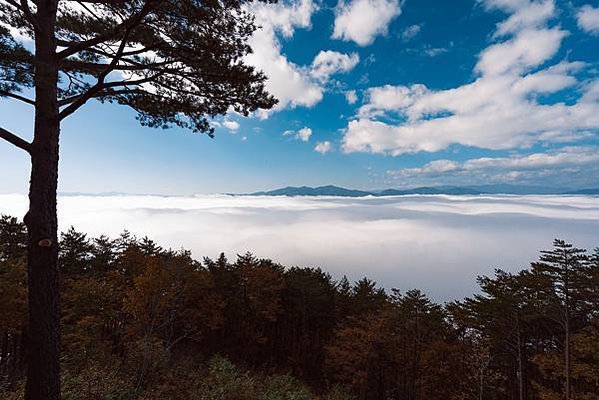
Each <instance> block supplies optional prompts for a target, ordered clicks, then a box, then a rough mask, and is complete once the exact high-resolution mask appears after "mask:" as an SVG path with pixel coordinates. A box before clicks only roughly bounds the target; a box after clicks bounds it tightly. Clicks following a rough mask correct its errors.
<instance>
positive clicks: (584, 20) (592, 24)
mask: <svg viewBox="0 0 599 400" xmlns="http://www.w3.org/2000/svg"><path fill="white" fill-rule="evenodd" d="M577 18H578V26H579V27H580V29H582V30H584V31H586V32H588V33H590V34H593V35H599V7H593V6H590V5H586V6H584V7H582V8H581V9H580V11H578V14H577Z"/></svg>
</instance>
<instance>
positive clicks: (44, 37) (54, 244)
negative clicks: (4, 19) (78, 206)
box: [25, 0, 60, 400]
mask: <svg viewBox="0 0 599 400" xmlns="http://www.w3.org/2000/svg"><path fill="white" fill-rule="evenodd" d="M36 4H37V14H36V17H37V19H38V22H39V25H40V30H39V31H36V35H35V54H36V66H35V126H34V139H33V143H32V146H31V181H30V188H29V212H28V213H27V215H26V216H25V223H26V225H27V231H28V244H27V267H28V283H29V326H28V335H29V336H28V342H27V347H28V354H27V385H26V390H25V399H26V400H42V399H43V400H58V399H59V398H60V365H59V344H60V306H59V289H58V288H59V285H58V235H57V230H58V227H57V217H56V189H57V184H58V136H59V131H60V129H59V119H58V103H57V89H56V86H57V80H58V72H57V62H56V56H55V52H56V40H55V38H54V30H55V24H56V8H57V1H56V0H40V1H38V2H37V3H36Z"/></svg>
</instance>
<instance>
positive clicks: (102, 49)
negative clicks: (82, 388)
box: [0, 0, 276, 400]
mask: <svg viewBox="0 0 599 400" xmlns="http://www.w3.org/2000/svg"><path fill="white" fill-rule="evenodd" d="M249 1H250V0H227V1H224V2H215V1H198V0H181V1H170V0H128V1H121V0H94V1H90V2H85V3H83V4H81V5H80V6H75V4H76V2H74V1H70V0H39V1H33V0H22V1H18V0H2V1H0V98H10V99H12V100H14V101H20V102H23V103H25V104H27V105H29V106H32V107H33V109H34V111H35V117H34V124H33V125H34V132H33V141H32V142H31V143H29V142H27V141H26V140H24V139H22V138H21V137H20V136H18V135H17V134H14V133H12V132H9V131H8V130H6V129H4V128H0V138H1V139H4V140H6V141H7V142H9V143H11V144H13V145H14V146H16V147H17V148H19V149H21V150H23V151H25V152H26V153H27V154H28V155H29V156H30V159H31V180H30V190H29V211H28V212H27V214H26V217H25V223H26V225H27V228H28V235H29V239H28V270H29V293H30V296H29V301H30V307H29V310H30V321H29V332H28V334H29V346H30V351H29V361H28V371H29V372H28V383H27V390H26V392H27V393H26V399H28V400H32V399H41V398H43V399H47V400H55V399H58V398H59V396H60V379H59V342H60V326H59V317H60V303H59V284H58V268H57V262H58V232H57V229H58V228H57V226H58V224H57V215H56V191H57V185H58V159H59V135H60V126H61V123H62V121H64V120H65V119H66V118H67V117H69V116H70V115H72V114H73V113H75V112H76V111H78V110H79V109H80V108H81V107H82V106H84V105H85V104H86V103H87V102H88V101H90V100H92V99H97V100H99V101H100V102H111V103H117V104H120V105H125V106H128V107H130V108H132V109H133V110H134V111H135V112H136V113H137V116H138V120H139V122H140V123H141V124H142V125H146V126H150V127H158V128H166V127H169V126H173V125H176V126H180V127H184V128H189V129H191V130H193V131H194V132H200V133H202V132H203V133H207V134H209V135H211V136H212V135H213V128H212V127H211V125H210V119H211V118H213V117H215V116H217V115H221V114H225V113H227V112H228V111H229V110H234V111H236V112H238V113H240V114H243V115H248V114H249V113H251V112H253V111H255V110H257V109H259V108H263V109H268V108H271V107H272V106H273V105H274V104H275V103H276V101H275V100H274V99H273V98H272V97H271V96H270V95H269V94H268V93H266V91H265V89H264V80H265V79H266V78H265V76H264V75H263V74H261V73H259V72H257V71H255V70H254V69H253V68H252V67H250V66H248V65H245V64H244V61H243V60H244V56H245V55H247V54H248V53H249V52H250V51H251V49H250V48H249V46H248V44H247V41H248V38H249V37H250V35H252V33H253V32H254V30H255V29H256V25H255V24H254V19H253V16H252V15H251V14H250V13H249V12H248V11H247V10H246V8H244V7H243V6H244V5H245V4H246V3H248V2H249ZM7 28H12V29H13V31H14V32H19V33H20V34H21V35H24V36H27V37H29V38H31V39H32V40H33V42H34V48H35V50H34V51H33V52H32V51H29V50H28V49H27V48H25V47H24V46H23V45H21V44H20V43H19V42H18V41H17V40H16V39H15V38H14V37H13V36H12V34H11V33H10V31H9V30H8V29H7ZM23 90H24V92H23ZM30 94H32V95H33V97H29V95H30Z"/></svg>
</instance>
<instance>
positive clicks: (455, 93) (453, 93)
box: [342, 0, 599, 155]
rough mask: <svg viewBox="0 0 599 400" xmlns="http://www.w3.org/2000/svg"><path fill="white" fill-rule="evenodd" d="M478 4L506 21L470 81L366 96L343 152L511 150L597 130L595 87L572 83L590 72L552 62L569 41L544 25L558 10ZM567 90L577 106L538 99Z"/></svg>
mask: <svg viewBox="0 0 599 400" xmlns="http://www.w3.org/2000/svg"><path fill="white" fill-rule="evenodd" d="M483 4H484V5H485V6H486V7H488V8H499V9H501V10H504V11H508V12H510V13H511V15H510V16H509V17H508V18H507V19H506V20H505V21H503V22H502V23H500V24H499V25H498V26H497V30H496V36H498V37H499V36H501V39H499V41H498V42H496V43H494V44H492V45H490V46H489V47H488V48H486V49H485V50H483V51H482V52H481V53H480V54H479V57H478V62H477V64H476V66H475V70H474V72H475V74H476V78H475V80H474V81H473V82H471V83H469V84H466V85H463V86H460V87H456V88H453V89H447V90H433V89H430V88H427V87H426V86H425V85H422V84H414V85H411V86H391V85H387V86H381V87H374V88H371V89H369V90H367V91H366V96H365V99H366V101H365V104H364V105H363V106H362V107H361V108H360V110H359V112H358V115H357V116H356V118H355V119H354V120H352V121H350V122H349V123H348V126H347V128H346V131H345V134H344V138H343V144H342V148H343V150H344V151H346V152H372V153H384V154H392V155H400V154H404V153H416V152H420V151H427V152H436V151H439V150H443V149H445V148H447V147H448V146H450V145H452V144H460V145H463V146H474V147H479V148H486V149H494V150H499V149H512V148H522V147H528V146H531V145H533V144H534V143H537V142H539V141H546V142H565V141H574V140H576V139H579V138H582V137H586V135H588V133H589V132H592V131H596V130H597V129H599V102H598V98H599V96H597V90H598V89H597V88H598V83H597V82H596V81H595V82H590V83H588V82H584V81H582V80H580V79H578V76H579V73H580V72H582V71H584V70H585V69H587V68H588V67H589V66H588V65H586V64H584V63H582V62H576V61H559V60H558V61H555V62H553V64H551V60H552V59H553V58H554V57H555V55H556V54H557V52H558V50H559V49H560V47H561V44H562V41H563V39H564V38H565V37H566V36H567V35H568V32H566V31H564V30H562V29H561V28H558V27H549V26H548V24H549V21H550V20H551V17H552V16H553V15H554V14H555V12H556V11H555V6H554V3H553V1H551V0H545V1H528V0H485V1H484V2H483ZM548 64H549V65H548ZM567 88H574V89H579V90H580V92H581V95H580V97H579V98H578V100H576V101H575V102H571V103H564V102H562V101H556V102H547V101H541V100H540V99H539V98H540V97H541V96H546V95H551V94H555V93H558V92H559V91H561V90H563V89H567ZM390 120H391V121H397V120H399V121H400V123H397V122H395V123H390V122H389V121H390Z"/></svg>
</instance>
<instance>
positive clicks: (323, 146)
mask: <svg viewBox="0 0 599 400" xmlns="http://www.w3.org/2000/svg"><path fill="white" fill-rule="evenodd" d="M331 148H332V146H331V142H329V141H328V140H325V141H324V142H318V143H316V146H315V147H314V151H316V152H318V153H320V154H326V153H328V152H329V151H331Z"/></svg>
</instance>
